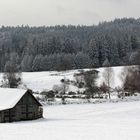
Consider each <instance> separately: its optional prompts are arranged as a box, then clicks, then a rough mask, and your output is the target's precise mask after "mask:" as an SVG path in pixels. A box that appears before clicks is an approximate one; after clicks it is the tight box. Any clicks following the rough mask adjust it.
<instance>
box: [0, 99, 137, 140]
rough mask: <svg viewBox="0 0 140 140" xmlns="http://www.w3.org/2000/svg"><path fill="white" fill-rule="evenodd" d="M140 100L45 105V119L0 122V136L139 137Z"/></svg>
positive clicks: (10, 139) (48, 139) (61, 139)
mask: <svg viewBox="0 0 140 140" xmlns="http://www.w3.org/2000/svg"><path fill="white" fill-rule="evenodd" d="M139 130H140V101H136V102H125V103H102V104H85V105H66V106H63V105H62V106H61V105H60V106H49V107H44V119H40V120H35V121H26V122H16V123H3V124H0V140H140V133H139Z"/></svg>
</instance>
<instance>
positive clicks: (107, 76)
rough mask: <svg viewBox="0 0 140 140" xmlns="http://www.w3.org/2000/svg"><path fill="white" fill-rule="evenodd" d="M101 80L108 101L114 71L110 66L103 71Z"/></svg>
mask: <svg viewBox="0 0 140 140" xmlns="http://www.w3.org/2000/svg"><path fill="white" fill-rule="evenodd" d="M103 78H104V82H105V84H106V85H107V87H108V97H109V99H111V91H110V89H111V86H112V84H113V81H114V71H113V69H112V68H111V67H110V66H108V67H106V68H105V69H104V72H103Z"/></svg>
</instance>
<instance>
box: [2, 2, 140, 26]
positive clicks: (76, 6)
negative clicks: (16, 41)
mask: <svg viewBox="0 0 140 140" xmlns="http://www.w3.org/2000/svg"><path fill="white" fill-rule="evenodd" d="M121 17H135V18H138V17H140V0H0V25H22V24H24V25H27V24H28V25H31V26H40V25H46V26H47V25H56V24H60V25H62V24H74V25H77V24H80V25H92V24H97V23H99V21H104V20H107V21H108V20H112V19H114V18H121Z"/></svg>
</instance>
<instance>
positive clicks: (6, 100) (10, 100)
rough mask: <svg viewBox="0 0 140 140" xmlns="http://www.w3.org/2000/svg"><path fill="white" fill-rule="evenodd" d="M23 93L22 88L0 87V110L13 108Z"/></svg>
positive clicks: (24, 91)
mask: <svg viewBox="0 0 140 140" xmlns="http://www.w3.org/2000/svg"><path fill="white" fill-rule="evenodd" d="M25 93H26V90H22V89H13V88H12V89H9V88H0V110H5V109H10V108H13V107H14V106H15V105H16V104H17V103H18V101H19V100H20V99H21V98H22V96H23V95H24V94H25Z"/></svg>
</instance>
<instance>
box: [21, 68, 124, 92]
mask: <svg viewBox="0 0 140 140" xmlns="http://www.w3.org/2000/svg"><path fill="white" fill-rule="evenodd" d="M123 68H124V67H113V71H114V80H113V82H112V85H111V86H112V88H114V87H117V86H121V84H122V83H121V80H120V74H121V72H122V70H123ZM86 70H87V69H86ZM97 70H98V71H99V72H100V73H99V78H98V80H97V84H98V85H100V84H101V83H102V82H103V78H102V75H103V71H104V68H99V69H97ZM78 72H79V71H78V70H70V71H64V72H56V71H52V72H24V73H23V74H22V77H23V83H24V84H26V85H27V87H28V88H30V89H32V90H34V91H39V92H41V91H43V90H52V88H53V85H60V84H61V83H60V80H61V79H63V78H64V76H65V78H66V79H69V80H74V73H78ZM78 90H79V89H78V88H77V87H75V86H72V85H70V88H69V91H74V92H77V91H78Z"/></svg>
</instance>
